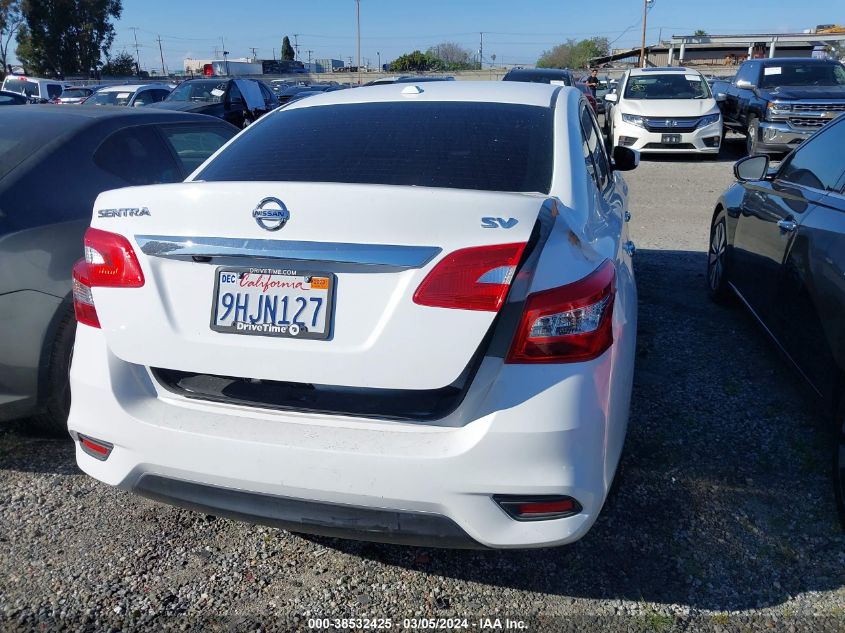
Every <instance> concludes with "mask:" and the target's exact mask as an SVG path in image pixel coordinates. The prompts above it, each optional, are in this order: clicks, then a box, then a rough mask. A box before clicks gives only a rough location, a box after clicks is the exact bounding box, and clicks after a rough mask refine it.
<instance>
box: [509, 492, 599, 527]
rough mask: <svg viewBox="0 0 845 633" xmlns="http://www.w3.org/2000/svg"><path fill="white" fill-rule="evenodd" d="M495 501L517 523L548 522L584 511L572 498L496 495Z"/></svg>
mask: <svg viewBox="0 0 845 633" xmlns="http://www.w3.org/2000/svg"><path fill="white" fill-rule="evenodd" d="M493 500H494V501H495V502H496V503H498V504H499V505H500V506H501V508H502V509H503V510H504V511H505V512H507V513H508V514H509V515H510V516H511V517H512V518H514V519H516V520H517V521H548V520H549V519H563V518H565V517H571V516H574V515H576V514H578V513H579V512H581V510H582V509H583V508H582V507H581V504H580V503H578V502H577V501H576V500H575V499H573V498H572V497H567V496H562V495H561V496H558V495H533V496H528V497H522V496H518V495H494V496H493Z"/></svg>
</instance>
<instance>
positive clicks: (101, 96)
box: [83, 88, 135, 106]
mask: <svg viewBox="0 0 845 633" xmlns="http://www.w3.org/2000/svg"><path fill="white" fill-rule="evenodd" d="M134 94H135V89H134V88H130V89H128V90H100V91H99V92H95V93H94V94H93V95H91V96H90V97H89V98H88V99H86V100H85V103H83V105H86V106H92V105H118V106H125V105H128V104H129V101H131V100H132V95H134Z"/></svg>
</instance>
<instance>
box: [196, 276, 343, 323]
mask: <svg viewBox="0 0 845 633" xmlns="http://www.w3.org/2000/svg"><path fill="white" fill-rule="evenodd" d="M215 274H216V276H217V278H216V279H215V284H214V297H213V307H212V309H211V329H212V330H215V331H217V332H226V333H229V334H252V335H257V336H274V337H278V338H308V339H326V338H328V337H329V333H330V331H331V325H332V303H333V299H334V285H335V278H334V275H332V274H331V273H322V272H315V271H305V270H294V269H280V268H218V269H217V271H216V272H215Z"/></svg>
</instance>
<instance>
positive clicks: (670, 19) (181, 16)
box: [113, 0, 845, 70]
mask: <svg viewBox="0 0 845 633" xmlns="http://www.w3.org/2000/svg"><path fill="white" fill-rule="evenodd" d="M642 9H643V0H522V1H518V0H427V1H424V2H420V1H418V0H417V1H414V2H410V1H408V0H361V58H362V63H363V62H364V61H365V60H366V59H369V60H370V64H371V65H373V66H375V65H376V64H377V63H378V53H381V61H382V63H385V62H387V61H390V60H391V59H393V58H395V57H397V56H398V55H401V54H402V53H405V52H409V51H412V50H414V49H420V50H425V49H427V48H429V47H431V46H434V45H436V44H438V43H440V42H443V41H454V42H457V43H459V44H461V45H462V46H464V47H466V48H468V49H471V50H473V51H477V50H478V47H479V40H480V36H479V32H481V31H483V32H484V58H485V61H486V62H490V61H491V60H492V56H493V55H494V54H495V55H496V59H495V63H496V64H497V65H499V64H533V63H534V62H535V61H536V60H537V57H538V56H539V55H540V54H541V53H542V52H543V51H544V50H546V49H549V48H551V47H553V46H555V45H556V44H559V43H560V42H562V41H565V40H566V39H567V38H570V37H572V38H577V39H581V38H585V37H591V36H594V35H598V36H605V37H608V38H609V39H610V40H611V42H614V43H613V44H612V46H613V47H614V48H621V47H625V46H635V45H638V44H639V42H640V38H641V37H642ZM829 23H838V24H845V2H843V1H842V0H800V1H799V2H796V1H795V0H750V1H743V0H655V2H654V5H653V8H652V9H651V11H650V12H649V18H648V41H649V42H656V41H657V39H658V37H659V36H660V35H661V34H662V36H663V37H664V38H666V37H668V36H670V35H673V34H676V35H680V34H690V33H692V32H693V31H695V30H696V29H704V30H705V31H707V32H708V33H714V34H731V33H775V32H800V31H802V30H804V29H809V28H813V27H815V26H816V25H817V24H829ZM130 27H137V28H138V30H137V32H136V33H137V37H138V44H139V50H140V58H141V65H142V67H143V68H160V66H161V61H160V58H159V47H158V42H157V41H156V37H157V36H158V35H160V36H161V40H162V49H163V51H164V59H165V63H166V65H167V67H168V70H181V68H182V60H183V59H184V58H186V57H193V58H206V59H207V58H211V57H213V56H214V53H215V48H217V49H218V53H219V51H220V50H221V49H222V44H221V37H222V38H223V39H224V41H225V46H226V50H228V51H229V53H230V56H231V57H244V56H249V55H251V53H252V51H251V48H252V47H255V49H256V53H257V56H258V57H259V58H262V59H263V58H266V59H270V58H271V57H272V55H273V49H274V48H275V54H276V56H278V55H279V49H280V47H281V41H282V37H283V36H284V35H288V36H290V38H291V42H292V43H293V41H294V34H299V36H298V38H297V39H298V41H299V52H300V59H302V60H303V61H308V51H309V50H310V51H312V52H311V56H312V58H314V59H317V58H325V57H333V58H336V59H343V60H344V61H348V60H349V57H350V56H352V57H353V58H354V56H355V0H299V1H296V2H291V1H284V0H274V1H272V2H270V1H267V0H251V1H241V2H237V1H233V0H123V16H122V17H121V19H120V20H119V21H118V22H117V24H116V30H117V38H116V40H115V45H114V47H113V52H120V51H121V50H123V49H124V48H125V49H126V50H127V51H129V52H131V53H134V52H135V40H134V37H133V31H132V30H131V28H130Z"/></svg>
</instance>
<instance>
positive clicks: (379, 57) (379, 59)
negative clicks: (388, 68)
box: [376, 51, 381, 72]
mask: <svg viewBox="0 0 845 633" xmlns="http://www.w3.org/2000/svg"><path fill="white" fill-rule="evenodd" d="M376 55H378V71H379V72H381V51H376Z"/></svg>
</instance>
